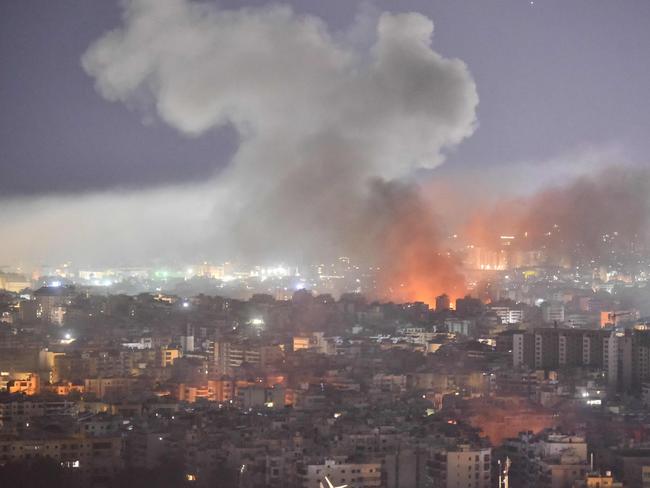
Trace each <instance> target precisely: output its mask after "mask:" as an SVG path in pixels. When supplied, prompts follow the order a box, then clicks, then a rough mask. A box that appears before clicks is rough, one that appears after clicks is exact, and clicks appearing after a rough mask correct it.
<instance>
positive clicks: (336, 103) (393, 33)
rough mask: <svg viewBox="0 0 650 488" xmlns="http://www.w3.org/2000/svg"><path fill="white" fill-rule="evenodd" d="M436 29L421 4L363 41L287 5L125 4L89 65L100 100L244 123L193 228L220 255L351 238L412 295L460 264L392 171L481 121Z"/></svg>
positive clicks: (415, 163)
mask: <svg viewBox="0 0 650 488" xmlns="http://www.w3.org/2000/svg"><path fill="white" fill-rule="evenodd" d="M366 21H367V19H366ZM354 28H355V27H354V26H353V27H352V29H354ZM432 34H433V23H432V22H431V20H429V19H428V18H426V17H424V16H422V15H420V14H417V13H405V14H390V13H384V14H382V15H380V16H379V17H378V19H376V29H375V32H374V40H373V42H372V43H370V47H369V48H365V49H364V48H360V47H359V44H362V43H354V42H351V41H349V40H346V39H349V38H350V36H348V37H346V36H345V35H342V36H335V35H332V34H331V33H330V32H329V31H328V28H327V26H326V25H325V24H324V23H323V22H322V21H321V20H320V19H318V18H316V17H313V16H310V15H298V14H296V13H295V12H293V11H292V10H291V9H290V8H289V7H285V6H272V7H264V8H244V9H241V10H232V11H227V10H220V9H218V8H216V7H215V6H213V5H210V4H206V3H201V2H194V1H189V0H130V1H127V2H125V6H124V14H123V25H122V26H121V27H119V28H117V29H115V30H113V31H111V32H109V33H107V34H106V35H104V36H103V37H102V38H100V39H99V40H97V41H96V42H95V43H94V44H93V45H92V46H91V47H90V48H89V49H88V51H87V52H86V53H85V54H84V56H83V59H82V64H83V67H84V69H85V70H86V72H87V73H88V74H89V75H90V76H92V77H93V78H94V79H95V82H96V87H97V90H98V91H99V93H100V94H101V95H102V96H104V97H105V98H106V99H108V100H111V101H117V102H123V103H125V104H127V105H129V106H136V107H141V108H142V107H143V109H144V110H150V109H152V110H155V112H156V113H157V115H158V116H159V117H160V118H161V119H162V120H163V121H165V122H166V123H168V124H169V125H171V126H173V127H175V128H176V129H178V130H179V131H181V132H183V133H185V134H187V135H188V136H190V137H192V136H196V135H199V134H202V133H205V132H206V131H211V130H215V129H218V128H219V127H223V126H225V125H230V126H233V127H234V128H235V129H236V130H237V131H238V133H239V135H240V146H239V148H238V151H237V152H236V154H235V156H234V157H233V159H232V161H231V162H230V163H229V165H228V167H227V168H226V169H225V170H223V171H221V172H220V173H219V174H218V175H216V176H215V177H214V181H213V182H212V183H213V184H212V188H213V190H212V192H213V193H212V210H211V216H210V218H209V219H206V226H205V228H204V229H202V231H203V232H202V233H203V235H201V236H197V239H199V240H201V241H203V242H205V245H206V247H209V248H210V250H211V251H212V252H213V253H218V254H220V255H223V256H236V257H239V258H245V259H248V260H256V259H269V258H285V259H287V258H288V259H298V258H303V259H310V258H325V257H331V256H333V255H337V254H338V253H341V252H347V251H348V250H357V251H358V252H359V253H360V254H362V256H363V257H365V258H369V259H371V260H372V259H378V260H380V261H381V262H379V263H377V264H379V265H381V267H382V269H383V270H384V277H385V278H386V279H387V278H388V277H390V280H391V283H398V282H399V281H402V280H403V281H405V282H406V281H407V282H408V283H403V284H404V288H405V289H406V290H409V291H408V292H405V293H403V295H404V296H403V297H404V298H408V297H415V296H417V293H416V292H415V290H414V287H416V286H417V287H419V286H425V287H430V286H431V287H433V288H435V291H436V292H437V291H442V290H444V289H445V288H446V287H447V286H454V287H456V286H459V284H458V283H459V281H458V280H459V275H458V273H457V272H456V271H455V270H454V265H452V264H451V263H449V262H448V261H447V260H445V258H443V257H441V256H440V255H439V254H437V251H438V250H437V249H436V245H437V243H438V236H437V231H436V230H435V229H436V227H435V226H436V222H435V219H434V217H433V215H431V213H430V212H429V211H428V209H427V207H426V206H425V205H423V204H422V202H421V200H420V196H419V194H418V191H417V189H415V188H414V187H412V186H409V185H405V184H401V183H398V181H399V180H400V179H402V178H405V177H408V176H409V173H410V172H411V171H412V170H413V169H415V168H420V167H429V168H430V167H434V166H436V165H438V164H440V163H441V162H442V161H443V159H444V151H445V149H446V148H450V147H452V146H454V145H456V144H458V143H460V142H461V141H462V140H463V139H464V138H466V137H468V136H469V135H471V134H472V132H473V131H474V129H475V125H476V118H475V109H476V105H477V103H478V96H477V93H476V87H475V84H474V82H473V80H472V78H471V76H470V74H469V72H468V70H467V68H466V66H465V64H464V63H463V62H462V61H459V60H457V59H447V58H444V57H443V56H441V55H440V54H438V53H437V52H435V51H434V50H433V49H432V48H431V41H432ZM359 242H363V243H364V247H363V249H358V248H359V245H358V243H359ZM127 252H128V251H127ZM461 281H462V280H461ZM447 282H449V283H447ZM411 290H413V291H412V292H411Z"/></svg>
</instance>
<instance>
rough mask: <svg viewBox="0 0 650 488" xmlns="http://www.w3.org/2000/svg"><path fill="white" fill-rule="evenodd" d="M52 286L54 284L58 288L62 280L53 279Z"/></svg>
mask: <svg viewBox="0 0 650 488" xmlns="http://www.w3.org/2000/svg"><path fill="white" fill-rule="evenodd" d="M50 286H52V287H54V288H58V287H59V286H61V282H60V281H53V282H52V283H50Z"/></svg>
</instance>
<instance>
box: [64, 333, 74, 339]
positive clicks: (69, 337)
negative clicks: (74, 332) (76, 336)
mask: <svg viewBox="0 0 650 488" xmlns="http://www.w3.org/2000/svg"><path fill="white" fill-rule="evenodd" d="M64 337H65V338H66V339H67V340H70V339H72V336H71V335H70V334H66V335H65V336H64Z"/></svg>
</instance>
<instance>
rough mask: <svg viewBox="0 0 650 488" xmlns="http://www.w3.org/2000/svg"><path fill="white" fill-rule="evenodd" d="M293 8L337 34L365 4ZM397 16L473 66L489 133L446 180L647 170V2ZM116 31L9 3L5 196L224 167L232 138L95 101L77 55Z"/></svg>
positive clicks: (508, 5)
mask: <svg viewBox="0 0 650 488" xmlns="http://www.w3.org/2000/svg"><path fill="white" fill-rule="evenodd" d="M262 3H263V2H235V1H232V0H231V1H228V2H220V5H222V6H224V7H240V6H243V5H252V4H262ZM290 3H291V4H292V5H294V7H295V9H296V10H297V11H299V12H308V13H313V14H316V15H318V16H320V17H322V18H323V19H324V20H325V21H326V22H327V23H328V24H329V25H330V27H331V28H332V29H333V30H340V29H344V28H345V27H346V26H348V25H349V23H350V22H351V20H352V18H353V17H354V15H355V12H356V11H357V10H358V8H359V4H360V3H357V2H354V1H351V0H328V1H327V2H322V1H294V2H290ZM372 5H374V6H375V7H376V8H377V9H379V10H396V8H397V6H396V3H395V2H386V1H384V2H374V3H373V4H372ZM399 10H400V11H409V10H413V11H417V12H421V13H423V14H425V15H427V16H429V17H430V18H432V19H433V21H434V23H435V33H434V45H435V46H436V48H437V50H438V51H440V52H441V53H443V54H444V55H445V56H449V57H458V58H460V59H462V60H464V61H465V62H466V63H467V65H468V67H469V69H470V71H471V73H472V75H473V76H474V78H475V80H476V83H477V86H478V92H479V96H480V105H479V108H478V119H479V124H480V125H479V128H478V130H477V131H476V133H475V134H474V135H473V136H472V137H471V138H469V139H468V140H467V141H465V142H464V143H463V144H461V145H460V146H459V147H458V148H457V149H456V150H455V151H454V152H453V153H452V154H451V155H450V157H449V159H448V164H447V168H445V171H460V172H462V170H463V169H464V168H467V167H476V166H477V165H478V166H479V167H481V168H482V170H484V169H486V168H490V167H491V166H494V165H504V164H517V163H520V162H530V161H545V160H549V159H553V158H557V157H562V155H564V154H575V153H576V152H580V151H585V150H587V151H595V152H597V151H598V149H599V148H606V149H607V150H609V149H611V148H612V147H614V148H615V151H616V154H617V157H622V158H626V159H631V160H633V161H635V162H641V163H643V162H645V161H646V153H647V152H648V150H649V149H650V137H648V135H647V131H648V127H650V96H648V93H647V90H648V87H649V86H650V63H649V62H648V56H647V46H648V45H650V29H649V28H648V25H649V23H650V2H647V1H644V0H636V1H634V0H624V1H620V2H619V1H616V2H614V1H602V0H571V1H566V0H557V1H548V0H537V1H536V2H534V4H533V5H531V2H528V1H518V0H488V1H485V0H480V1H453V2H450V1H446V0H444V1H416V0H410V1H401V2H399ZM119 20H120V11H119V3H118V2H117V1H112V0H77V1H73V0H60V1H56V2H51V1H43V0H20V1H13V0H10V1H5V2H1V3H0V60H1V63H2V71H1V72H0V106H2V111H3V116H2V118H1V119H0V148H1V150H0V151H1V152H0V167H1V168H2V178H0V193H1V194H3V195H5V196H6V195H16V194H41V193H68V192H84V191H88V190H95V189H105V188H111V187H114V186H124V185H127V186H136V187H137V186H142V185H145V186H150V185H157V184H160V183H165V182H179V181H195V180H201V179H203V178H205V177H206V176H209V175H210V174H212V172H214V171H215V170H218V169H219V168H221V167H223V166H224V165H225V164H227V161H228V158H229V157H230V155H231V154H232V152H233V150H234V149H235V147H236V144H237V136H236V134H235V133H234V132H233V131H231V130H230V131H229V130H228V129H219V130H214V131H209V132H207V133H205V134H203V135H201V136H199V137H192V138H188V137H186V136H183V135H181V134H179V133H177V132H176V131H174V130H173V129H172V128H170V127H168V126H166V125H165V124H163V123H161V122H159V121H157V120H156V119H155V118H153V117H147V116H146V115H143V113H142V112H141V111H138V110H133V109H131V110H129V109H128V108H125V106H123V105H121V104H115V103H110V102H108V101H106V100H104V99H103V98H101V97H100V96H98V95H97V93H96V91H95V89H94V88H93V80H92V79H90V78H89V77H88V75H86V73H84V71H83V69H82V67H81V64H80V57H81V55H82V54H83V52H84V51H85V50H86V49H87V48H88V46H89V45H90V43H91V42H92V41H93V40H95V39H96V38H98V37H99V36H100V35H101V34H102V33H104V32H105V31H106V30H108V29H111V28H113V27H115V26H116V25H117V24H118V23H119ZM619 153H622V154H619ZM593 157H594V158H596V159H597V156H595V155H594V156H593Z"/></svg>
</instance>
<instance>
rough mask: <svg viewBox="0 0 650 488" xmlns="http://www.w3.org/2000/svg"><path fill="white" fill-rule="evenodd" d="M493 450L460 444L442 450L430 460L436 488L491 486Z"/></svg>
mask: <svg viewBox="0 0 650 488" xmlns="http://www.w3.org/2000/svg"><path fill="white" fill-rule="evenodd" d="M491 453H492V450H491V449H490V448H473V447H471V446H470V445H459V446H458V447H457V448H456V449H450V450H442V451H439V452H437V453H436V454H434V455H433V459H432V460H431V461H430V462H429V478H430V480H431V482H432V486H433V487H434V488H458V487H463V488H489V487H491V486H492V464H491V463H492V460H491Z"/></svg>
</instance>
